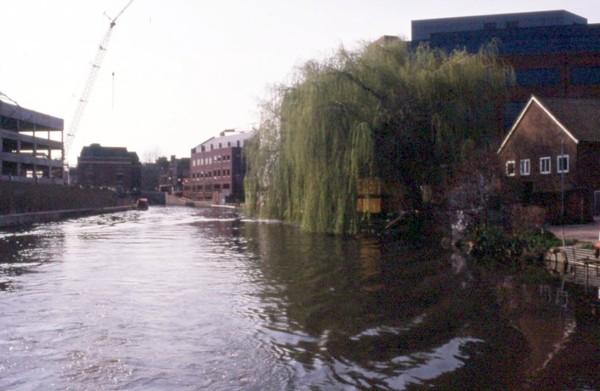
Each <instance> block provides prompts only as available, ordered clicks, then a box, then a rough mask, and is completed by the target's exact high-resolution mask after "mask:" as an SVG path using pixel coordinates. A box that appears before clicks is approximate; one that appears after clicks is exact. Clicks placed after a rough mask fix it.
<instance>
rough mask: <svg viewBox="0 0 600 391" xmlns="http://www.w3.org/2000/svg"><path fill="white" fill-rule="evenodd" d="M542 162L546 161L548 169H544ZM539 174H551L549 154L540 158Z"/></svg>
mask: <svg viewBox="0 0 600 391" xmlns="http://www.w3.org/2000/svg"><path fill="white" fill-rule="evenodd" d="M542 162H548V170H546V171H544V170H543V168H544V163H542ZM540 174H542V175H548V174H552V157H550V156H544V157H541V158H540Z"/></svg>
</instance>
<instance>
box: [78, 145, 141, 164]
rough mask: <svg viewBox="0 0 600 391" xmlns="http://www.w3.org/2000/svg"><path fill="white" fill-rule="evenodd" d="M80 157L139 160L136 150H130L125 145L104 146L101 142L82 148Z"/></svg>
mask: <svg viewBox="0 0 600 391" xmlns="http://www.w3.org/2000/svg"><path fill="white" fill-rule="evenodd" d="M80 158H85V159H90V158H92V159H127V160H131V161H132V162H134V163H136V162H137V161H139V158H138V155H137V153H135V152H128V151H127V148H124V147H103V146H101V145H100V144H91V145H90V146H88V147H83V148H82V149H81V153H80Z"/></svg>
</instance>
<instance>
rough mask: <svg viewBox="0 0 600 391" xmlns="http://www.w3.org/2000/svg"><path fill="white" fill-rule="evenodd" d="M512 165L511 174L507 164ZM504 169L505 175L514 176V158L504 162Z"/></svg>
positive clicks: (515, 168) (515, 170) (515, 167)
mask: <svg viewBox="0 0 600 391" xmlns="http://www.w3.org/2000/svg"><path fill="white" fill-rule="evenodd" d="M511 164H512V165H513V170H512V174H511V173H509V172H508V166H509V165H511ZM505 170H506V176H515V175H516V173H517V166H516V163H515V161H514V160H508V161H507V162H506V166H505Z"/></svg>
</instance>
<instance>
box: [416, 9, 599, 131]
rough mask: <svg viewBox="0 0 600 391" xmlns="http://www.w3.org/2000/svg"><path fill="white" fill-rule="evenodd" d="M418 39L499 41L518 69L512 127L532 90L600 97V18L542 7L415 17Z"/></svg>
mask: <svg viewBox="0 0 600 391" xmlns="http://www.w3.org/2000/svg"><path fill="white" fill-rule="evenodd" d="M412 40H413V45H415V46H417V45H419V44H421V43H427V44H429V45H430V46H431V47H436V48H441V49H445V50H446V51H452V50H454V49H466V50H467V51H468V52H471V53H475V52H477V51H478V50H479V49H480V48H481V47H482V46H483V45H485V44H487V43H489V42H491V41H493V40H494V41H495V42H497V44H498V52H499V55H500V57H501V58H502V59H503V60H505V61H507V63H509V64H510V65H512V66H513V68H514V69H515V76H516V85H515V86H514V88H513V89H512V93H511V99H510V103H508V104H507V105H506V107H505V113H504V121H505V125H506V126H507V127H509V126H510V125H512V123H513V122H514V119H516V117H517V115H518V114H519V112H520V111H521V109H522V108H523V107H524V106H525V104H526V103H527V101H528V99H529V97H530V96H531V94H535V95H539V96H545V97H561V98H600V24H588V21H587V19H586V18H584V17H581V16H579V15H575V14H573V13H571V12H568V11H564V10H559V11H541V12H527V13H514V14H500V15H484V16H466V17H456V18H443V19H427V20H415V21H412Z"/></svg>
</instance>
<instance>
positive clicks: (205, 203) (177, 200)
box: [165, 194, 239, 209]
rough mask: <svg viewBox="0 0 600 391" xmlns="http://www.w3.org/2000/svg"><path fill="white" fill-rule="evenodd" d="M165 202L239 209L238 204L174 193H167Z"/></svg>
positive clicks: (198, 206)
mask: <svg viewBox="0 0 600 391" xmlns="http://www.w3.org/2000/svg"><path fill="white" fill-rule="evenodd" d="M165 204H166V205H167V206H189V207H192V208H224V209H239V206H237V205H230V204H226V205H221V204H215V203H214V202H212V201H197V200H192V199H189V198H185V197H177V196H174V195H172V194H166V201H165Z"/></svg>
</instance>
